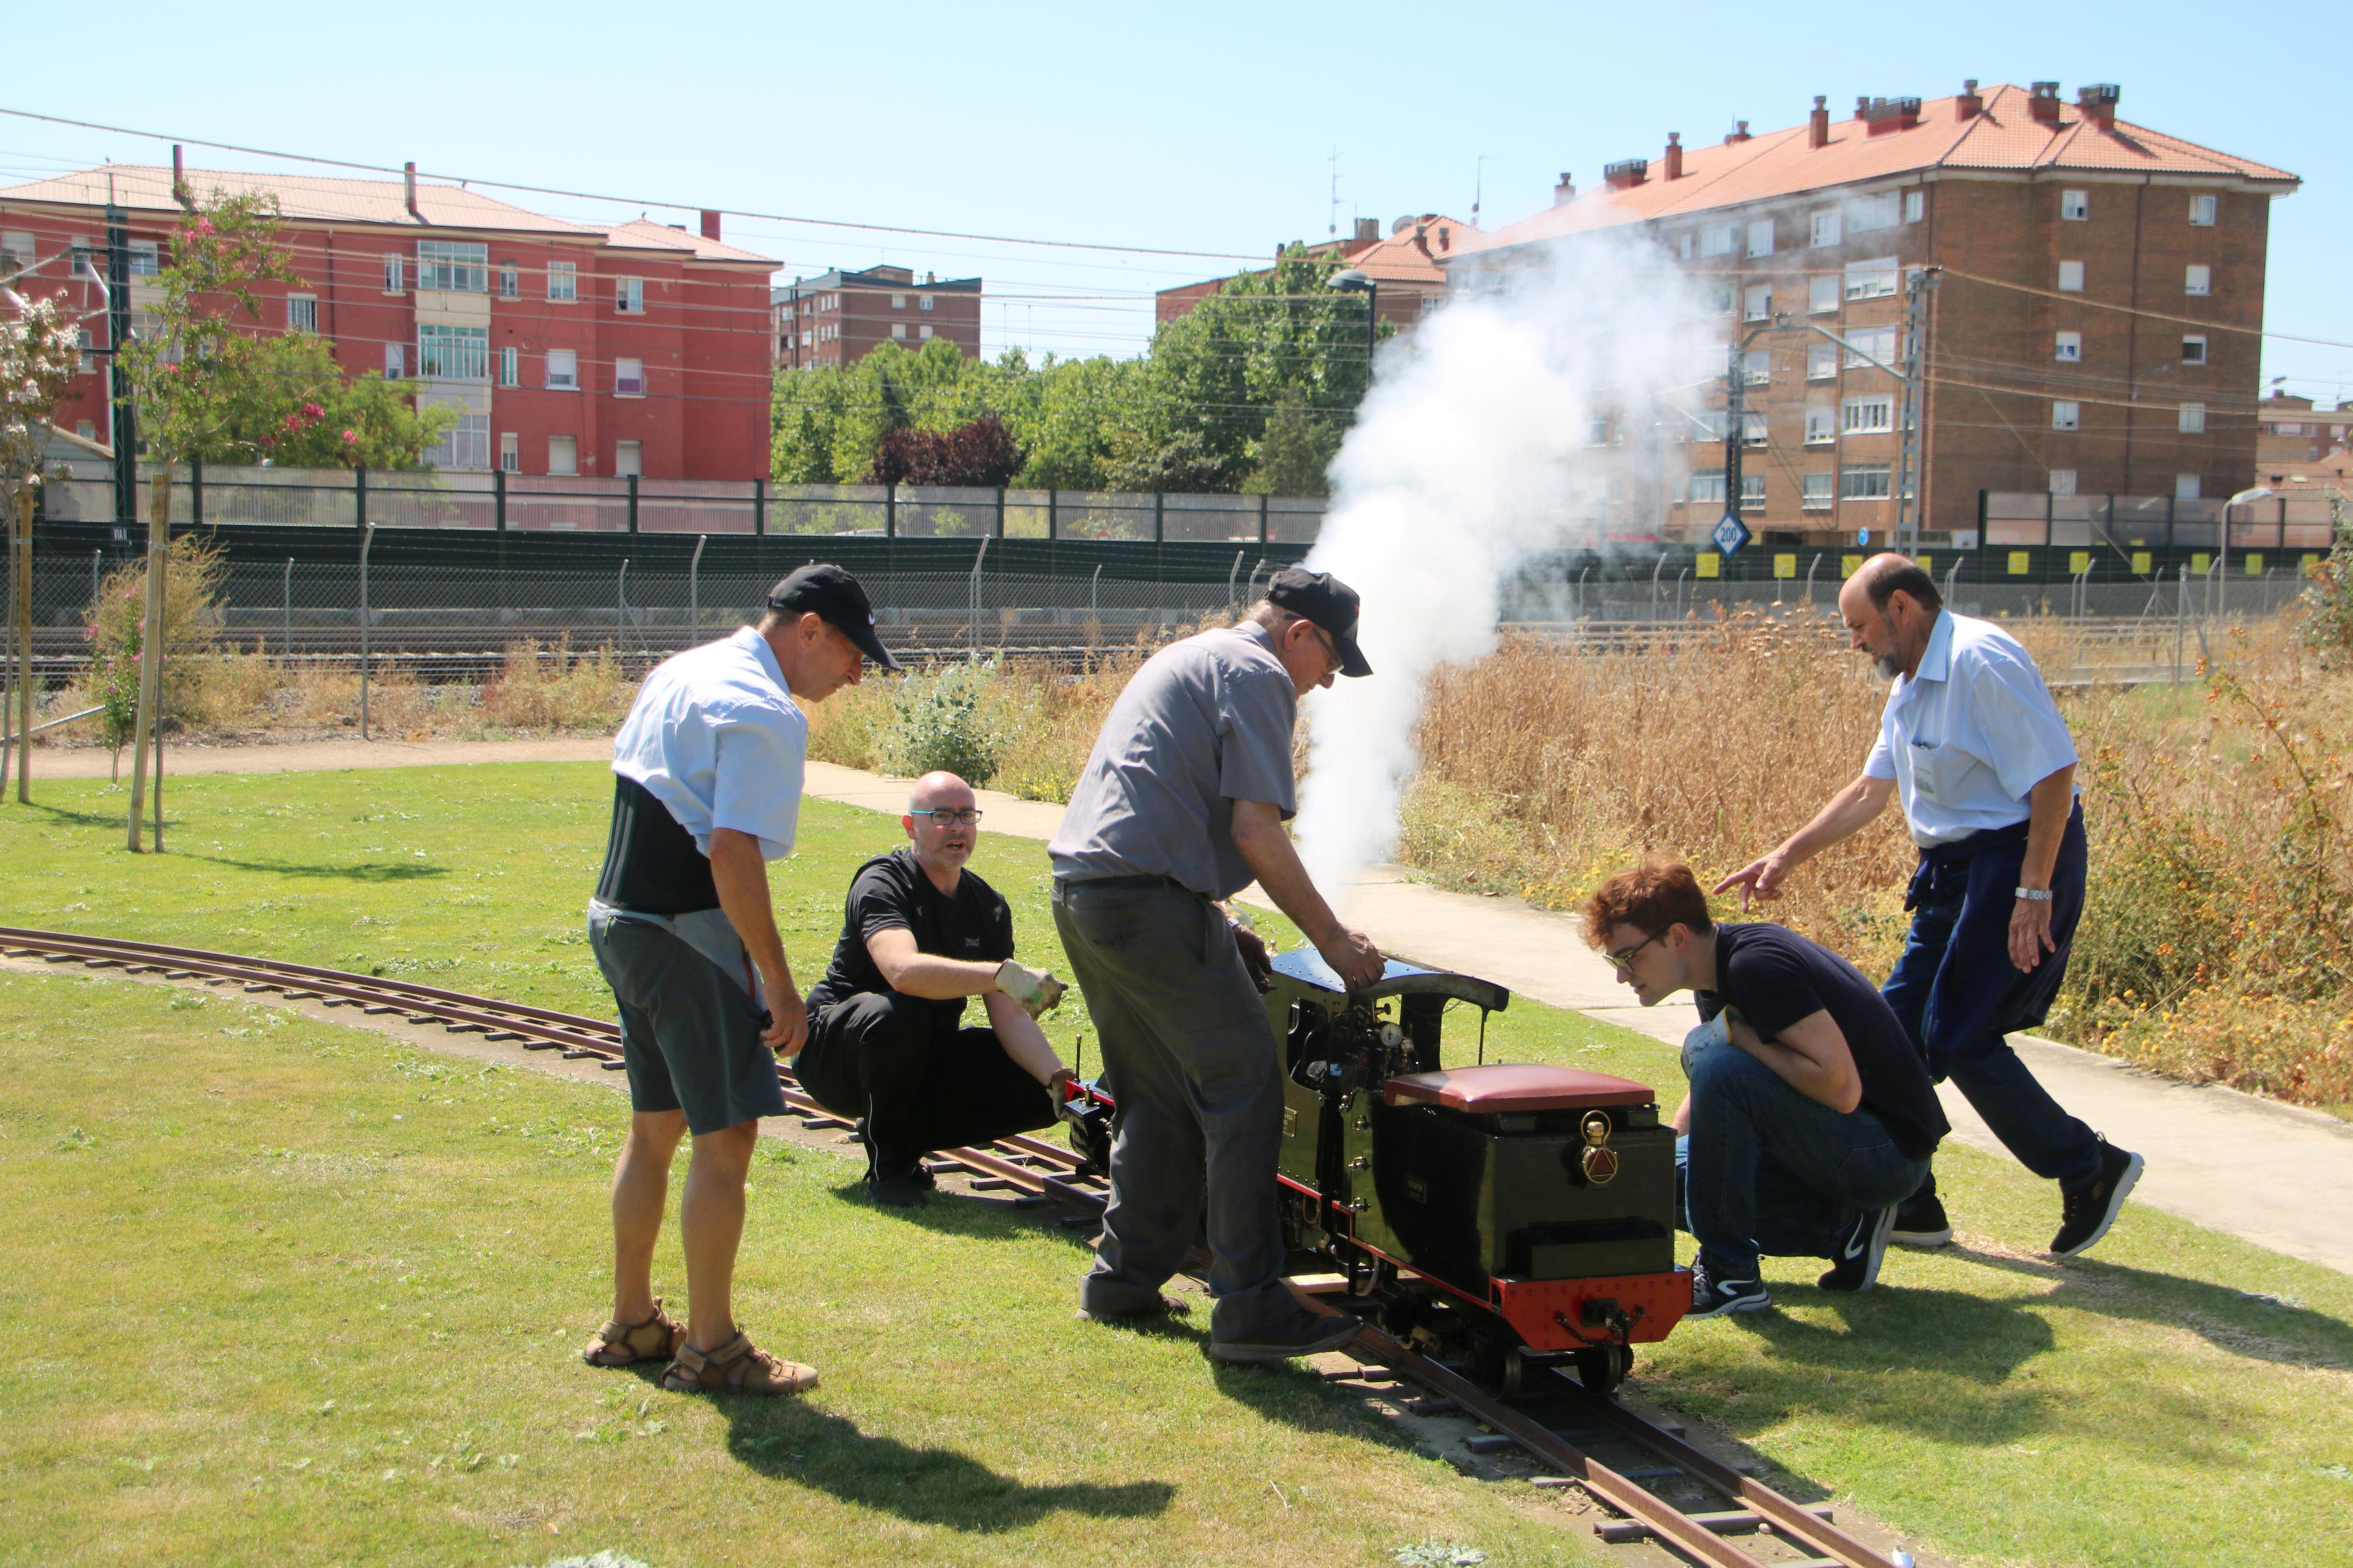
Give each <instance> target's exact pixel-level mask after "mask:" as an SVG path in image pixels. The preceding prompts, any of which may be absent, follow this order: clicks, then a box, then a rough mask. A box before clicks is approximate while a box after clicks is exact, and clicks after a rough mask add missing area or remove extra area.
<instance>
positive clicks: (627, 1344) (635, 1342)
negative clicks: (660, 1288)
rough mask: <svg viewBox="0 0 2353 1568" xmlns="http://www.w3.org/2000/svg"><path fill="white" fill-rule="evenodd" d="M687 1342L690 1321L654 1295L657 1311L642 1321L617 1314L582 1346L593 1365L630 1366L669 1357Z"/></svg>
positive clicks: (583, 1352)
mask: <svg viewBox="0 0 2353 1568" xmlns="http://www.w3.org/2000/svg"><path fill="white" fill-rule="evenodd" d="M685 1343H686V1325H685V1324H684V1323H681V1322H680V1321H678V1320H677V1319H676V1318H673V1317H671V1316H670V1314H669V1313H668V1312H665V1311H663V1310H662V1304H661V1298H660V1297H659V1296H657V1297H655V1298H654V1315H653V1316H652V1317H650V1318H648V1319H647V1320H646V1321H644V1322H642V1323H625V1322H623V1321H621V1320H620V1319H618V1318H615V1319H614V1320H613V1321H611V1322H608V1323H607V1324H606V1325H605V1326H604V1327H603V1328H601V1329H598V1330H597V1331H596V1338H595V1339H593V1340H590V1341H589V1342H587V1344H586V1345H585V1346H583V1347H582V1348H581V1352H580V1359H581V1360H582V1361H585V1362H586V1363H588V1364H589V1365H590V1366H629V1365H632V1364H634V1363H638V1362H641V1361H668V1360H670V1358H671V1357H672V1356H674V1355H676V1354H678V1352H679V1351H680V1350H681V1348H682V1347H683V1346H684V1345H685Z"/></svg>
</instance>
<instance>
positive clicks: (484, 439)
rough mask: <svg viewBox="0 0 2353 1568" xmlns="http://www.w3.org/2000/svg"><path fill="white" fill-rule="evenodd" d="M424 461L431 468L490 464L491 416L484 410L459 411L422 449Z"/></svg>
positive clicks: (487, 465)
mask: <svg viewBox="0 0 2353 1568" xmlns="http://www.w3.org/2000/svg"><path fill="white" fill-rule="evenodd" d="M425 463H426V466H427V468H489V467H490V466H491V416H489V415H487V414H460V415H459V416H458V422H457V423H456V424H455V425H452V426H449V428H448V429H447V430H445V431H443V432H442V433H441V438H440V439H439V440H438V441H436V442H435V443H434V444H433V445H432V446H431V447H427V449H426V452H425Z"/></svg>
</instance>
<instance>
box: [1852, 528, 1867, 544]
mask: <svg viewBox="0 0 2353 1568" xmlns="http://www.w3.org/2000/svg"><path fill="white" fill-rule="evenodd" d="M1854 542H1856V543H1857V544H1868V543H1870V542H1871V530H1869V529H1867V528H1859V529H1857V530H1855V534H1854Z"/></svg>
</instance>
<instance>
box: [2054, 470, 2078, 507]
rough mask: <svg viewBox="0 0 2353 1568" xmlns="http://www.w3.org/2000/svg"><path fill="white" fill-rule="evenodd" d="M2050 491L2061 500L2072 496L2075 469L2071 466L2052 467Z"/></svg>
mask: <svg viewBox="0 0 2353 1568" xmlns="http://www.w3.org/2000/svg"><path fill="white" fill-rule="evenodd" d="M2051 493H2052V495H2054V496H2057V497H2059V498H2060V499H2061V500H2066V499H2067V498H2068V497H2071V496H2073V494H2074V493H2075V470H2074V469H2073V468H2053V469H2052V470H2051Z"/></svg>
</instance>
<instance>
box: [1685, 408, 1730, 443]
mask: <svg viewBox="0 0 2353 1568" xmlns="http://www.w3.org/2000/svg"><path fill="white" fill-rule="evenodd" d="M1683 417H1684V418H1685V419H1686V420H1687V421H1688V422H1689V424H1690V426H1691V427H1690V428H1689V429H1688V430H1686V431H1684V432H1683V439H1685V440H1687V441H1721V440H1723V439H1724V421H1725V417H1726V416H1725V411H1724V410H1723V409H1721V408H1703V409H1701V410H1700V411H1699V412H1698V413H1696V414H1686V415H1685V416H1683Z"/></svg>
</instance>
